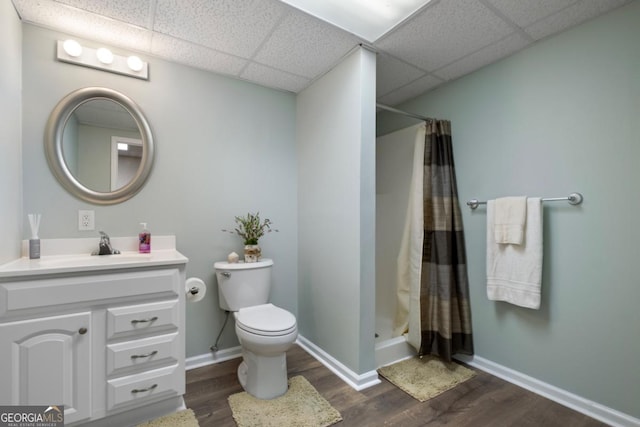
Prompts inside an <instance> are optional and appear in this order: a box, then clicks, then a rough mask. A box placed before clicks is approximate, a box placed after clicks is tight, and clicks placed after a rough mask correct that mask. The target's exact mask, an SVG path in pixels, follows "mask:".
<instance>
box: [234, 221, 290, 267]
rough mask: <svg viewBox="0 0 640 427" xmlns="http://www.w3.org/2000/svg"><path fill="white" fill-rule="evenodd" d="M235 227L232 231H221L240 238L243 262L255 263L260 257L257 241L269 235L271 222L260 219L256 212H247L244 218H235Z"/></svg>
mask: <svg viewBox="0 0 640 427" xmlns="http://www.w3.org/2000/svg"><path fill="white" fill-rule="evenodd" d="M235 221H236V224H237V227H236V228H235V229H234V230H233V231H230V230H222V231H227V232H229V233H235V234H237V235H239V236H240V237H242V239H243V240H244V262H257V261H258V260H259V259H260V256H261V255H262V252H261V250H260V246H259V245H258V240H259V239H260V238H261V237H262V236H264V234H265V233H271V232H272V231H278V230H272V229H271V224H272V222H271V220H270V219H269V218H265V219H264V220H261V219H260V213H259V212H256V213H255V214H252V213H251V212H249V213H248V214H247V215H246V216H237V217H235Z"/></svg>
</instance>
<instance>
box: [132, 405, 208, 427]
mask: <svg viewBox="0 0 640 427" xmlns="http://www.w3.org/2000/svg"><path fill="white" fill-rule="evenodd" d="M199 425H200V424H198V420H197V419H196V414H194V413H193V411H192V410H191V409H185V410H184V411H180V412H174V413H173V414H169V415H165V416H164V417H160V418H156V419H155V420H151V421H149V422H146V423H142V424H138V427H198V426H199Z"/></svg>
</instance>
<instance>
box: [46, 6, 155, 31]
mask: <svg viewBox="0 0 640 427" xmlns="http://www.w3.org/2000/svg"><path fill="white" fill-rule="evenodd" d="M56 1H58V2H59V3H64V4H67V5H69V6H73V7H76V8H79V9H83V10H86V11H87V12H92V13H96V14H98V15H104V16H108V17H109V18H113V19H117V20H119V21H122V22H126V23H127V24H133V25H138V26H140V27H143V28H147V29H151V26H150V19H151V16H152V13H153V12H154V9H155V2H154V1H151V0H136V1H131V0H56Z"/></svg>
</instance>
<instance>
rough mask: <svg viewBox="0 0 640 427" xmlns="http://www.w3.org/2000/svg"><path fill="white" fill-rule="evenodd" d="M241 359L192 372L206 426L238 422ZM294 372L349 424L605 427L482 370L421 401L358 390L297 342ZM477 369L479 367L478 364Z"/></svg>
mask: <svg viewBox="0 0 640 427" xmlns="http://www.w3.org/2000/svg"><path fill="white" fill-rule="evenodd" d="M239 363H240V359H233V360H229V361H226V362H222V363H219V364H215V365H210V366H205V367H202V368H198V369H193V370H191V371H188V372H187V393H186V395H185V401H186V404H187V407H189V408H191V409H193V411H194V412H195V414H196V416H197V418H198V422H199V423H200V427H210V426H215V427H224V426H235V425H236V424H235V422H234V421H233V417H232V415H231V409H230V408H229V404H228V403H227V397H228V396H230V395H231V394H234V393H237V392H240V391H242V388H241V387H240V384H239V383H238V379H237V377H236V369H237V367H238V364H239ZM287 367H288V371H289V376H294V375H303V376H304V377H305V378H306V379H307V380H308V381H309V382H310V383H311V384H312V385H313V386H314V387H315V388H316V390H318V392H319V393H320V394H321V395H322V396H323V397H324V398H325V399H327V400H328V401H329V402H330V403H331V405H333V407H334V408H336V409H337V410H338V411H339V412H340V414H341V415H342V418H343V421H342V422H340V423H338V424H335V425H336V427H343V426H384V425H387V426H403V427H404V426H406V427H411V426H441V425H447V426H456V427H457V426H469V427H483V426H491V427H501V426H518V427H523V426H535V427H538V426H544V427H553V426H558V427H582V426H584V427H592V426H604V425H605V424H602V423H600V422H598V421H596V420H594V419H592V418H589V417H587V416H585V415H582V414H580V413H578V412H575V411H573V410H571V409H568V408H566V407H564V406H561V405H559V404H557V403H555V402H552V401H550V400H547V399H545V398H543V397H541V396H538V395H537V394H534V393H531V392H529V391H527V390H524V389H522V388H520V387H517V386H515V385H513V384H511V383H508V382H506V381H503V380H501V379H499V378H496V377H494V376H492V375H489V374H487V373H485V372H482V371H477V372H478V375H476V376H475V377H474V378H472V379H471V380H469V381H466V382H464V383H462V384H460V385H458V386H457V387H455V388H454V389H452V390H449V391H447V392H445V393H443V394H441V395H439V396H437V397H435V398H433V399H431V400H429V401H427V402H422V403H421V402H418V401H417V400H415V399H413V398H412V397H411V396H409V395H408V394H406V393H405V392H403V391H402V390H400V389H399V388H397V387H395V386H394V385H393V384H391V383H390V382H388V381H387V380H386V379H384V378H382V377H380V379H381V381H382V383H381V384H378V385H376V386H373V387H369V388H367V389H365V390H362V391H359V392H358V391H355V390H354V389H353V388H351V387H350V386H349V385H347V384H346V383H344V382H343V381H342V380H341V379H340V378H338V377H337V376H336V375H334V374H333V373H332V372H331V371H330V370H329V369H327V368H326V367H325V366H324V365H322V364H321V363H320V362H318V361H317V360H316V359H314V358H313V357H311V356H310V355H309V354H308V353H306V352H305V351H304V350H302V349H301V348H300V347H298V346H297V345H294V346H293V347H292V348H291V349H290V350H289V351H288V352H287ZM472 369H473V368H472Z"/></svg>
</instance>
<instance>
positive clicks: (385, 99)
mask: <svg viewBox="0 0 640 427" xmlns="http://www.w3.org/2000/svg"><path fill="white" fill-rule="evenodd" d="M442 83H444V80H441V79H439V78H438V77H435V76H432V75H426V76H424V77H421V78H419V79H418V80H415V81H413V82H411V83H409V84H407V85H404V86H402V87H400V88H398V89H396V90H394V91H393V92H391V93H388V94H386V95H383V96H381V97H379V98H378V102H380V103H382V104H387V105H397V104H399V103H401V102H403V101H406V100H407V99H411V98H413V97H415V96H416V94H420V93H424V92H426V91H428V90H431V89H433V88H435V87H437V86H439V85H440V84H442Z"/></svg>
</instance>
